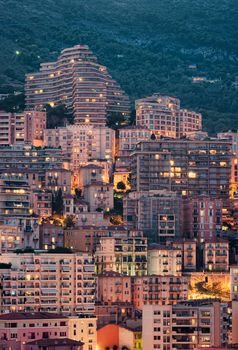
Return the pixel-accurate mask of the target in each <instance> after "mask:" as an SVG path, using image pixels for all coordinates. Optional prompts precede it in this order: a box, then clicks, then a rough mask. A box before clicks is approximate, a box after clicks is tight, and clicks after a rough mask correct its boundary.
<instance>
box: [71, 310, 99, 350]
mask: <svg viewBox="0 0 238 350" xmlns="http://www.w3.org/2000/svg"><path fill="white" fill-rule="evenodd" d="M68 322H69V338H70V339H73V340H76V341H80V342H82V343H83V350H97V318H96V316H94V315H87V314H81V315H77V317H75V316H69V317H68Z"/></svg>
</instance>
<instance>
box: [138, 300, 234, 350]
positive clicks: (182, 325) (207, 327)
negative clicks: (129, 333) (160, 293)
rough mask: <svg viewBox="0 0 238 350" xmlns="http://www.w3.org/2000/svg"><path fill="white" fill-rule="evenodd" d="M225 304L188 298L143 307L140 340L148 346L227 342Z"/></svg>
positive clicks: (149, 347) (192, 346)
mask: <svg viewBox="0 0 238 350" xmlns="http://www.w3.org/2000/svg"><path fill="white" fill-rule="evenodd" d="M228 317H229V315H228V305H227V304H226V303H221V302H219V301H212V300H206V299H204V300H198V301H187V302H183V303H179V304H176V305H167V306H156V305H145V306H144V307H143V325H142V337H143V342H144V344H146V346H147V348H148V349H168V350H169V349H172V348H176V349H183V350H184V349H194V348H196V347H199V346H200V347H209V346H210V347H223V346H225V345H227V344H228V329H229V320H228Z"/></svg>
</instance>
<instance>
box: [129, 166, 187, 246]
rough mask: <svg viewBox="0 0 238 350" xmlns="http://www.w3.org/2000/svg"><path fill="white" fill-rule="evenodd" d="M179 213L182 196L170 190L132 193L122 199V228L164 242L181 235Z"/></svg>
mask: <svg viewBox="0 0 238 350" xmlns="http://www.w3.org/2000/svg"><path fill="white" fill-rule="evenodd" d="M147 170H148V172H149V171H150V169H147ZM151 171H152V169H151ZM182 213H183V202H182V197H181V196H180V195H178V194H176V193H175V192H171V191H166V190H164V191H163V190H158V191H148V192H146V191H143V192H136V191H135V192H131V193H129V194H128V195H127V196H125V197H124V200H123V216H124V220H125V222H126V225H127V226H128V227H129V228H137V229H139V230H143V231H144V232H145V234H146V235H147V236H150V237H153V238H154V241H157V240H159V241H166V240H167V239H169V238H174V237H179V236H181V235H182V231H183V215H182Z"/></svg>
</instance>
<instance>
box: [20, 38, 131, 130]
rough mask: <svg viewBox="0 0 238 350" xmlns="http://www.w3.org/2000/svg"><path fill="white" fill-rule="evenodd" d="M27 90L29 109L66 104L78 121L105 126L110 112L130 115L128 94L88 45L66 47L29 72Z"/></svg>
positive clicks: (76, 121) (78, 122)
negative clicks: (36, 70) (53, 60)
mask: <svg viewBox="0 0 238 350" xmlns="http://www.w3.org/2000/svg"><path fill="white" fill-rule="evenodd" d="M25 93H26V105H27V108H28V109H33V108H35V107H43V106H45V105H47V104H48V105H50V106H52V107H54V106H56V105H58V104H65V105H66V106H67V107H68V109H69V110H70V111H72V112H73V115H74V120H75V123H76V124H81V123H85V124H96V125H105V124H106V120H107V116H108V115H112V114H114V113H115V114H121V115H124V116H128V115H129V110H130V104H129V99H128V97H127V95H126V94H125V93H124V92H123V91H122V90H121V88H120V86H119V85H118V83H117V82H116V81H115V80H113V79H112V77H111V76H110V75H109V73H108V71H107V68H106V67H104V66H102V65H100V64H99V63H98V62H97V58H96V57H95V56H94V55H93V53H92V52H91V51H90V50H89V48H88V46H86V45H76V46H74V47H72V48H68V49H65V50H63V51H62V52H61V54H60V56H59V57H58V59H57V60H56V61H55V62H50V63H42V64H41V67H40V71H39V72H37V73H31V74H27V76H26V84H25Z"/></svg>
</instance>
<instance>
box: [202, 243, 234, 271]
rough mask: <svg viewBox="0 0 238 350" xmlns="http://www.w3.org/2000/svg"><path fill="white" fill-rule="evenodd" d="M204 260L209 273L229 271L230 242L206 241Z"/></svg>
mask: <svg viewBox="0 0 238 350" xmlns="http://www.w3.org/2000/svg"><path fill="white" fill-rule="evenodd" d="M203 259H204V267H205V269H206V270H208V271H224V272H225V271H228V270H229V242H228V241H226V240H222V239H218V238H217V239H213V240H210V241H209V240H208V241H205V242H204V254H203Z"/></svg>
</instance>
